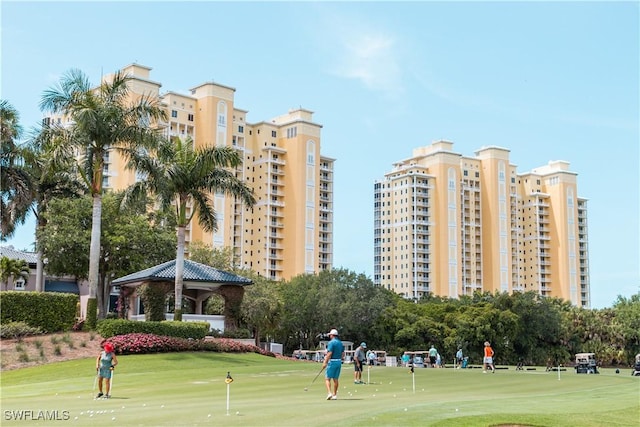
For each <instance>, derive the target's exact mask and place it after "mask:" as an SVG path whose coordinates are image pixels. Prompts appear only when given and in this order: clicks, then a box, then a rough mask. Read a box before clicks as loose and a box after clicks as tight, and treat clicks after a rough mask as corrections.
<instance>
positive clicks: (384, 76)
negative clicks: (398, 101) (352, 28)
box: [332, 32, 403, 94]
mask: <svg viewBox="0 0 640 427" xmlns="http://www.w3.org/2000/svg"><path fill="white" fill-rule="evenodd" d="M340 47H341V51H339V52H338V55H337V58H336V63H334V65H333V68H332V71H333V73H334V74H336V75H338V76H341V77H344V78H349V79H355V80H359V81H360V82H361V83H362V84H363V85H364V86H365V87H367V88H368V89H371V90H376V91H382V92H386V93H388V94H393V93H397V92H402V91H403V86H402V72H401V67H400V64H399V58H398V57H397V53H398V52H397V50H396V43H395V40H394V38H393V37H392V36H389V35H386V34H380V33H376V34H373V33H366V32H362V33H358V34H343V37H342V38H341V39H340Z"/></svg>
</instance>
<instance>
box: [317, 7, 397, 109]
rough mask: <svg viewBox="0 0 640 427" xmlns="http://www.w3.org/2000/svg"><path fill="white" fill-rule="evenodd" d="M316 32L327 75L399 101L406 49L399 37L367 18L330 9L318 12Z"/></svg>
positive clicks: (318, 10) (322, 8) (319, 8)
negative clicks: (352, 82)
mask: <svg viewBox="0 0 640 427" xmlns="http://www.w3.org/2000/svg"><path fill="white" fill-rule="evenodd" d="M316 12H317V16H318V20H317V21H316V22H317V26H314V28H313V30H312V32H313V35H314V38H315V49H316V52H318V53H320V54H321V63H323V64H324V67H325V70H326V72H328V73H329V74H331V75H334V76H337V77H339V78H344V79H349V80H356V81H358V82H359V83H361V84H362V86H364V87H365V88H366V89H367V90H370V91H373V92H378V93H382V94H383V95H384V96H385V97H387V98H391V99H398V98H400V97H401V96H402V94H403V93H404V92H405V88H404V85H403V71H402V69H403V67H402V61H403V58H404V53H403V52H404V49H403V48H402V43H401V41H400V40H399V39H398V36H397V35H395V34H394V33H392V32H391V30H389V29H388V28H384V26H383V25H382V24H379V23H375V22H373V21H367V20H366V18H364V16H363V14H358V15H347V14H345V13H344V10H340V11H339V12H336V11H335V10H334V8H332V7H327V6H326V5H324V4H323V5H322V6H319V7H318V8H317V9H316Z"/></svg>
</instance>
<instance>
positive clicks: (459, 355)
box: [456, 347, 463, 369]
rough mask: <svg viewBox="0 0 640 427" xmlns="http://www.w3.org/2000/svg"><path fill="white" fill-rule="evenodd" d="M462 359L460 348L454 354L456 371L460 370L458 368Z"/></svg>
mask: <svg viewBox="0 0 640 427" xmlns="http://www.w3.org/2000/svg"><path fill="white" fill-rule="evenodd" d="M462 359H463V357H462V347H458V351H457V352H456V364H457V365H458V366H457V369H460V367H461V366H462Z"/></svg>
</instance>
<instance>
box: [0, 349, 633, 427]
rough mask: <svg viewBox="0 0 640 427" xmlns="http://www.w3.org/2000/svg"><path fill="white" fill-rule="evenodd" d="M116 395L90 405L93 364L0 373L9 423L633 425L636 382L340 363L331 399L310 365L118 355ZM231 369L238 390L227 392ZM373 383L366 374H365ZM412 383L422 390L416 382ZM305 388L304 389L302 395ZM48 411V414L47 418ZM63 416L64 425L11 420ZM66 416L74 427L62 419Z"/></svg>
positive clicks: (245, 357)
mask: <svg viewBox="0 0 640 427" xmlns="http://www.w3.org/2000/svg"><path fill="white" fill-rule="evenodd" d="M118 360H119V362H120V364H119V365H118V368H117V370H116V372H115V376H114V388H113V392H112V393H113V397H112V398H111V399H110V400H98V401H96V400H93V395H94V394H95V392H94V391H93V390H92V388H93V382H94V372H95V371H94V366H95V362H94V359H84V360H76V361H70V362H64V363H55V364H49V365H45V366H40V367H35V368H26V369H20V370H17V371H9V372H3V373H2V377H1V383H0V385H1V393H2V395H1V403H2V419H1V421H0V424H2V426H11V425H20V426H26V425H39V426H45V425H46V426H48V425H59V426H67V425H78V426H88V425H90V426H92V427H97V426H103V425H107V426H161V425H166V426H327V425H331V424H334V425H342V426H403V427H404V426H493V425H503V424H504V425H512V424H519V425H535V426H571V427H574V426H637V425H638V424H639V421H640V378H639V377H631V375H630V372H631V370H630V369H625V370H623V371H622V372H621V373H620V374H618V375H616V374H615V373H614V372H613V370H608V369H604V370H603V371H602V373H601V374H600V375H584V374H581V375H577V374H575V373H574V372H573V371H572V370H567V371H566V372H561V377H560V379H558V374H557V373H556V372H549V373H546V372H545V371H544V369H543V368H538V369H537V370H535V371H524V372H522V371H521V372H516V371H514V369H513V367H510V368H509V369H508V370H498V372H497V373H496V374H490V373H489V374H483V373H482V370H481V369H466V370H455V369H416V371H415V375H414V376H413V377H412V375H411V374H410V373H409V371H408V370H407V369H405V368H392V367H375V368H372V369H371V370H370V371H369V372H368V373H367V371H365V372H364V375H363V379H364V380H365V381H366V379H367V376H369V379H370V384H364V385H355V384H353V368H352V367H351V365H344V366H343V371H342V377H341V378H342V382H341V387H340V393H339V397H338V400H337V401H327V400H325V399H324V398H325V396H326V394H325V388H324V381H323V376H320V378H318V380H317V381H316V382H315V383H314V384H313V385H310V382H311V380H312V379H313V377H314V376H315V374H316V373H317V372H318V370H319V369H320V364H317V363H312V362H291V361H285V360H277V359H274V358H269V357H264V356H260V355H257V354H242V355H237V354H220V353H172V354H155V355H142V356H119V357H118ZM227 371H230V372H231V375H232V376H233V378H234V382H233V383H232V384H231V385H230V386H229V390H230V394H229V396H230V400H229V411H228V413H227V385H226V384H225V381H224V380H225V376H226V374H227ZM367 374H368V375H367ZM412 379H415V392H414V387H413V381H412ZM305 387H308V391H306V392H305V391H304V389H305ZM40 411H43V412H40ZM20 415H22V417H23V418H24V417H25V416H30V417H38V416H53V417H54V418H55V417H56V416H57V417H58V418H60V419H61V420H58V421H43V420H42V419H40V420H32V421H28V420H27V421H25V420H24V419H22V420H16V417H18V416H20ZM65 418H68V419H67V420H64V419H65Z"/></svg>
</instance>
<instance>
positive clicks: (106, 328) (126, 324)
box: [97, 319, 209, 340]
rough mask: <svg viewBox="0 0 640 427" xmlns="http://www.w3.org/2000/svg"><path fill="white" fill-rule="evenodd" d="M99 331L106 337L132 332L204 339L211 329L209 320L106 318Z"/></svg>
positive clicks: (101, 322) (99, 326)
mask: <svg viewBox="0 0 640 427" xmlns="http://www.w3.org/2000/svg"><path fill="white" fill-rule="evenodd" d="M97 331H98V333H99V334H100V335H102V336H103V337H104V338H110V337H113V336H116V335H125V334H132V333H143V334H154V335H162V336H168V337H180V338H192V339H196V340H199V339H202V338H204V337H205V336H206V334H207V332H208V331H209V323H207V322H176V321H162V322H152V321H145V322H137V321H135V320H125V319H105V320H101V321H100V322H98V327H97Z"/></svg>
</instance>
